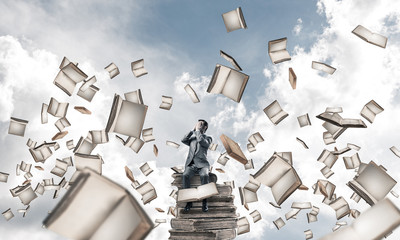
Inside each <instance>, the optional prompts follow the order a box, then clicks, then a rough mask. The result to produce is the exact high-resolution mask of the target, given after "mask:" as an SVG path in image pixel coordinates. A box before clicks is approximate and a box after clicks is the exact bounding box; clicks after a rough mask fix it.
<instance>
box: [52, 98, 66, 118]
mask: <svg viewBox="0 0 400 240" xmlns="http://www.w3.org/2000/svg"><path fill="white" fill-rule="evenodd" d="M68 105H69V103H60V102H58V101H57V100H56V99H55V98H51V99H50V103H49V107H48V108H47V112H48V113H50V114H51V115H53V116H54V117H59V118H63V117H65V116H66V115H67V110H68Z"/></svg>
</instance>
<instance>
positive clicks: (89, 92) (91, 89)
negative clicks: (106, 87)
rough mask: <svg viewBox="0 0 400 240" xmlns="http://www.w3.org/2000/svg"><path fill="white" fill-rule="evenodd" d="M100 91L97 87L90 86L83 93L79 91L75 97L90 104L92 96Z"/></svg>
mask: <svg viewBox="0 0 400 240" xmlns="http://www.w3.org/2000/svg"><path fill="white" fill-rule="evenodd" d="M98 91H100V89H99V88H98V87H96V86H95V85H91V86H90V87H89V88H88V89H86V90H85V91H83V90H82V89H79V91H78V93H77V95H78V96H79V97H81V98H83V99H85V100H86V101H88V102H91V101H92V100H93V97H94V95H95V94H96V93H97V92H98Z"/></svg>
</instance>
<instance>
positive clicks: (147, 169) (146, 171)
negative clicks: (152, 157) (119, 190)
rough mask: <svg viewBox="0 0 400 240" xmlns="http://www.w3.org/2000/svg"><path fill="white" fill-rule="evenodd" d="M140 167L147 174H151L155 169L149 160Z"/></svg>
mask: <svg viewBox="0 0 400 240" xmlns="http://www.w3.org/2000/svg"><path fill="white" fill-rule="evenodd" d="M139 169H140V171H141V172H142V173H143V174H144V175H145V176H149V174H150V173H152V172H153V169H151V168H150V166H149V164H148V163H147V162H146V163H145V164H143V165H142V166H140V168H139Z"/></svg>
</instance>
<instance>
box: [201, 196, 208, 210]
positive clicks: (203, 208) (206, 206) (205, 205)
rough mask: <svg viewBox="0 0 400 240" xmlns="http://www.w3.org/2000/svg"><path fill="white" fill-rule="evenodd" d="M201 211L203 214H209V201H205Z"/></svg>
mask: <svg viewBox="0 0 400 240" xmlns="http://www.w3.org/2000/svg"><path fill="white" fill-rule="evenodd" d="M201 209H202V210H203V212H208V204H207V199H203V206H202V208H201Z"/></svg>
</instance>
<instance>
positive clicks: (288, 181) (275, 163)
mask: <svg viewBox="0 0 400 240" xmlns="http://www.w3.org/2000/svg"><path fill="white" fill-rule="evenodd" d="M252 176H253V178H254V179H255V180H256V181H258V182H261V183H262V184H264V185H266V186H268V187H270V188H271V191H272V195H273V197H274V199H275V202H276V203H277V204H278V205H281V204H282V203H283V202H284V201H285V200H286V199H287V198H288V197H289V196H290V195H291V194H292V193H293V192H294V191H296V189H297V188H299V187H300V186H301V185H302V182H301V179H300V177H299V176H298V175H297V173H296V171H295V170H294V168H293V167H292V165H290V164H289V163H288V162H286V161H285V160H284V159H283V158H281V157H280V156H278V155H276V154H274V155H273V156H272V157H271V158H270V159H269V160H268V161H267V162H266V163H265V164H264V166H262V167H261V168H260V170H258V171H257V172H256V173H255V174H254V175H252Z"/></svg>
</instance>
